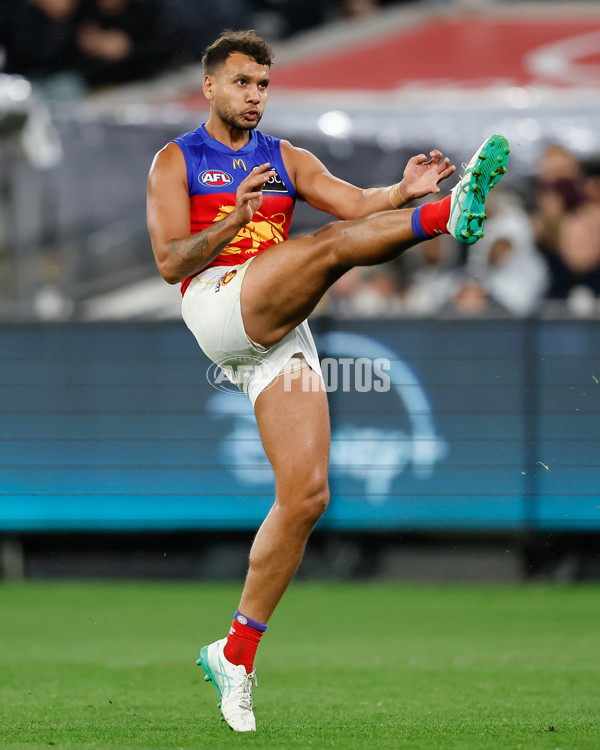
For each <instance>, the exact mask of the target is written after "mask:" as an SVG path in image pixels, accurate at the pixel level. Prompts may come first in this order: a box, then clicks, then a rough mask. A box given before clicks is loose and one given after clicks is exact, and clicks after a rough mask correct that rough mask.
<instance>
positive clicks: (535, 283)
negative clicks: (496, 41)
mask: <svg viewBox="0 0 600 750" xmlns="http://www.w3.org/2000/svg"><path fill="white" fill-rule="evenodd" d="M385 4H388V3H387V1H386V0H303V1H302V2H301V3H300V2H296V0H227V2H222V3H221V2H217V1H216V0H198V1H197V2H190V1H189V0H0V72H6V73H18V74H21V75H24V76H26V77H27V78H29V79H30V80H32V81H33V82H34V83H36V84H37V85H38V86H40V87H42V88H43V89H44V91H45V93H46V94H47V95H48V96H49V97H50V98H54V99H65V98H77V97H80V96H84V95H85V94H86V93H87V92H89V91H90V90H92V91H93V90H96V89H98V88H102V87H106V86H112V85H118V84H121V83H125V82H130V81H136V80H140V79H144V78H148V77H152V76H153V75H155V74H158V73H160V72H164V71H165V70H168V69H169V68H170V67H176V66H178V65H181V64H184V63H188V62H197V61H198V60H199V59H200V58H201V56H202V54H203V51H204V49H205V47H206V45H207V44H209V43H210V42H211V41H212V40H213V39H214V37H215V35H216V34H217V33H218V32H219V31H220V30H221V29H223V28H227V27H232V28H242V27H248V26H253V27H254V28H256V29H257V30H258V31H259V33H261V34H263V35H264V36H265V37H267V38H269V39H272V40H274V39H282V38H286V37H289V36H293V35H294V34H296V33H299V32H302V31H304V30H306V29H308V28H311V27H314V26H318V25H320V24H322V23H323V22H325V21H327V20H331V19H333V18H336V17H337V18H339V17H360V16H363V15H365V14H368V13H371V12H373V11H375V10H377V8H379V7H380V6H382V5H385ZM487 211H488V217H489V218H488V221H487V223H486V228H485V237H484V239H482V240H481V241H479V242H478V243H476V244H475V245H472V246H465V245H460V244H458V243H457V242H456V241H455V240H453V239H452V238H451V237H449V236H440V237H438V238H436V239H434V240H431V241H429V242H426V243H422V244H421V245H419V246H417V247H415V248H414V249H412V250H411V251H410V252H408V253H405V254H404V255H402V256H401V257H400V258H399V259H398V260H397V261H395V262H394V263H392V264H386V265H385V266H380V267H375V268H368V269H366V268H356V269H353V270H352V271H350V272H349V273H348V274H346V275H345V276H344V277H343V278H342V279H340V281H339V282H338V283H337V284H335V285H334V287H333V288H332V289H331V291H330V293H329V294H328V295H327V297H326V299H325V300H324V303H323V305H322V307H321V309H322V310H323V311H326V312H327V313H330V314H334V315H338V316H341V317H344V316H348V317H356V316H362V317H386V316H387V317H396V316H427V315H432V316H443V315H465V316H469V315H472V316H485V315H486V314H491V315H498V314H506V315H512V316H527V315H530V314H534V313H535V312H536V311H537V310H538V309H539V308H540V306H541V305H542V304H543V303H545V302H546V301H548V300H560V301H563V302H565V303H566V305H567V306H568V309H570V310H571V311H572V312H573V313H574V314H577V315H597V314H600V163H599V164H592V163H586V164H583V163H582V162H581V161H580V160H579V159H577V158H576V157H575V155H574V154H573V153H571V152H569V151H568V150H567V149H566V148H565V147H564V146H562V145H559V144H549V145H547V146H546V147H545V148H544V150H543V152H542V153H541V155H540V158H539V160H538V170H537V174H535V175H534V176H532V178H531V179H530V180H529V182H528V183H527V184H524V183H522V184H520V185H518V186H513V184H512V183H511V182H510V180H504V181H503V182H502V183H500V185H499V186H498V188H496V190H494V191H493V192H492V194H491V195H490V200H489V202H488V208H487Z"/></svg>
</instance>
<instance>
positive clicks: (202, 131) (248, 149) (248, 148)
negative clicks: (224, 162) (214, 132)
mask: <svg viewBox="0 0 600 750" xmlns="http://www.w3.org/2000/svg"><path fill="white" fill-rule="evenodd" d="M196 132H197V133H198V135H199V136H200V138H202V140H203V141H204V142H205V143H207V144H208V145H209V146H210V147H211V148H214V149H215V151H222V152H223V153H224V154H251V153H252V152H253V151H254V149H255V148H256V146H257V139H256V131H254V130H251V131H250V140H249V141H248V143H247V144H246V145H245V146H243V147H242V148H239V149H237V150H236V149H233V148H230V147H229V146H226V145H225V144H224V143H221V141H217V140H215V139H214V138H211V137H210V135H209V134H208V133H207V131H206V123H203V124H202V125H201V126H200V127H199V128H198V129H197V130H196Z"/></svg>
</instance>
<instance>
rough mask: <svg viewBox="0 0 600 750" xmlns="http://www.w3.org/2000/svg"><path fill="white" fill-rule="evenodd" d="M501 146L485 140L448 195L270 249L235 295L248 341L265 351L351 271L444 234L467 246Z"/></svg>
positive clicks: (494, 178) (502, 153) (501, 156)
mask: <svg viewBox="0 0 600 750" xmlns="http://www.w3.org/2000/svg"><path fill="white" fill-rule="evenodd" d="M508 153H509V148H508V143H507V141H506V139H505V138H504V137H503V136H498V135H496V136H492V137H491V138H488V139H487V140H486V141H485V142H484V143H483V144H482V145H481V147H480V148H479V150H478V151H477V152H476V153H475V155H474V156H473V158H472V159H471V161H470V162H469V164H468V165H467V167H466V170H465V173H464V175H463V176H462V178H461V180H460V181H459V182H458V184H457V185H456V186H455V188H454V189H453V190H452V195H451V196H449V197H448V198H445V199H444V200H442V201H440V202H439V203H435V204H426V205H425V206H423V207H421V208H418V209H415V210H411V209H409V210H400V211H383V212H381V213H377V214H373V215H371V216H367V217H365V218H362V219H356V220H353V221H340V222H334V223H331V224H328V225H327V226H325V227H324V228H323V229H321V230H320V231H318V232H316V233H315V234H314V235H311V236H307V237H299V238H297V239H293V240H288V241H286V242H284V243H281V244H279V245H273V246H271V247H269V248H267V250H265V251H264V252H262V253H261V254H260V255H258V256H257V257H256V258H255V259H254V260H253V262H252V263H251V264H250V265H249V267H248V270H247V273H246V275H245V277H244V282H243V285H242V293H241V303H242V317H243V320H244V326H245V328H246V332H247V334H248V336H250V338H251V339H252V340H253V341H255V342H257V343H258V344H261V345H262V346H265V347H270V346H272V345H273V344H275V343H277V342H278V341H280V340H281V339H282V338H283V337H284V336H285V335H286V334H287V333H289V331H291V330H292V329H293V328H295V327H296V326H297V325H299V324H300V323H301V322H302V321H303V320H305V319H306V318H307V317H308V315H310V313H311V312H312V311H313V310H314V308H315V307H316V305H317V304H318V302H319V300H320V299H321V298H322V296H323V295H324V294H325V292H326V291H327V289H328V288H329V287H330V286H331V285H332V284H333V283H334V282H335V281H336V280H337V279H338V278H339V277H340V276H342V275H343V274H344V273H345V272H346V271H348V270H349V269H350V268H352V267H353V266H365V265H377V264H379V263H384V262H385V261H388V260H391V259H392V258H395V257H397V256H398V255H400V254H401V253H402V252H404V251H405V250H406V249H408V248H409V247H412V246H413V245H415V244H417V243H418V242H420V241H422V240H424V239H427V238H429V237H433V236H435V235H436V234H440V233H443V232H446V233H449V234H452V235H453V236H454V237H456V239H457V240H459V242H463V243H466V244H471V243H472V242H476V241H477V240H478V239H479V237H480V236H483V231H482V228H483V222H484V220H485V213H484V208H485V199H486V197H487V194H488V192H489V191H490V190H491V188H492V187H494V185H495V184H496V183H497V182H498V180H499V179H500V178H501V177H502V175H503V174H504V172H506V163H507V161H508Z"/></svg>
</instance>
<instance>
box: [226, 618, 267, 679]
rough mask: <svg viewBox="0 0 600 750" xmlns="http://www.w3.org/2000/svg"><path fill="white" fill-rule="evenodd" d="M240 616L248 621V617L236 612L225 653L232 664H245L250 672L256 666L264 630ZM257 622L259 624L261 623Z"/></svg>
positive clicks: (247, 671) (248, 672)
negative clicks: (257, 650) (257, 651)
mask: <svg viewBox="0 0 600 750" xmlns="http://www.w3.org/2000/svg"><path fill="white" fill-rule="evenodd" d="M240 618H242V619H243V620H246V622H247V621H248V618H246V617H244V616H243V615H239V614H237V613H236V616H235V618H234V620H233V622H232V624H231V628H230V630H229V635H228V636H227V643H226V644H225V648H224V649H223V655H224V656H225V658H226V659H227V661H230V662H231V663H232V664H243V665H244V667H245V668H246V673H247V674H250V672H252V669H253V667H254V657H255V655H256V649H257V648H258V644H259V643H260V639H261V638H262V636H263V632H264V630H256V629H255V628H253V627H251V626H250V625H249V624H245V623H243V622H241V621H240ZM256 624H257V625H259V624H260V623H256ZM262 627H264V629H265V630H266V626H264V625H263V626H262Z"/></svg>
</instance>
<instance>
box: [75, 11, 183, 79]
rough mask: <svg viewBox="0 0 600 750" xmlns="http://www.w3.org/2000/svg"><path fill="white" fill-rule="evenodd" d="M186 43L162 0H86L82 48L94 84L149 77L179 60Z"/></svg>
mask: <svg viewBox="0 0 600 750" xmlns="http://www.w3.org/2000/svg"><path fill="white" fill-rule="evenodd" d="M181 46H182V45H181V36H180V35H179V34H178V27H177V23H176V21H175V20H174V18H173V16H171V15H170V14H168V13H167V12H166V10H165V9H164V7H163V6H162V4H161V0H83V7H82V14H81V21H80V23H79V26H78V30H77V48H78V52H79V69H80V71H81V73H82V75H83V76H84V78H85V80H86V81H87V83H88V84H89V85H90V86H99V85H106V84H116V83H125V82H129V81H134V80H137V79H141V78H149V77H151V76H153V75H155V74H157V73H159V72H162V71H163V70H164V69H165V68H166V67H167V66H169V65H170V64H172V63H173V62H175V61H176V58H177V53H178V50H179V49H180V48H181Z"/></svg>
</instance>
